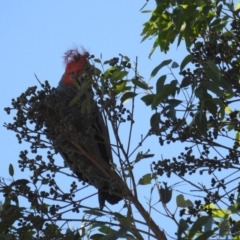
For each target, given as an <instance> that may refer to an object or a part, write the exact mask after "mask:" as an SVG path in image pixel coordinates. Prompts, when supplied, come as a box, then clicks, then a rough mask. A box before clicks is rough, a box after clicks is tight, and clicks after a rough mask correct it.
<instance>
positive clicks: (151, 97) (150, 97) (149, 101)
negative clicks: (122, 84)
mask: <svg viewBox="0 0 240 240" xmlns="http://www.w3.org/2000/svg"><path fill="white" fill-rule="evenodd" d="M155 96H156V95H155V94H148V95H145V96H143V97H141V100H142V101H143V102H144V103H145V104H146V105H147V106H149V105H151V104H152V102H153V100H154V98H155Z"/></svg>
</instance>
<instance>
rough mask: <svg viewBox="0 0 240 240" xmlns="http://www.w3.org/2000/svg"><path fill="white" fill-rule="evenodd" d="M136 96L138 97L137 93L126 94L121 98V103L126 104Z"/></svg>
mask: <svg viewBox="0 0 240 240" xmlns="http://www.w3.org/2000/svg"><path fill="white" fill-rule="evenodd" d="M135 96H137V93H135V92H125V93H124V94H123V95H122V97H121V103H122V104H125V103H126V102H127V101H129V100H130V99H132V98H134V97H135Z"/></svg>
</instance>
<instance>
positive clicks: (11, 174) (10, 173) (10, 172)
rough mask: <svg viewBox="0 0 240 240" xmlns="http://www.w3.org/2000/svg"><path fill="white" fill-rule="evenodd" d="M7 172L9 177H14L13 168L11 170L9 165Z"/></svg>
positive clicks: (11, 166)
mask: <svg viewBox="0 0 240 240" xmlns="http://www.w3.org/2000/svg"><path fill="white" fill-rule="evenodd" d="M8 172H9V175H10V176H11V177H13V175H14V168H13V165H12V164H11V163H10V164H9V167H8Z"/></svg>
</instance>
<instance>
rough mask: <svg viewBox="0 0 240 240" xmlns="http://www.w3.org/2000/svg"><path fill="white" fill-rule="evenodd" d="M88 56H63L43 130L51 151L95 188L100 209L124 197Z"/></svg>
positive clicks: (74, 51)
mask: <svg viewBox="0 0 240 240" xmlns="http://www.w3.org/2000/svg"><path fill="white" fill-rule="evenodd" d="M88 56H89V54H88V53H87V52H86V51H84V52H80V51H79V50H78V49H71V50H68V51H67V52H66V53H65V55H64V64H65V71H64V73H63V75H62V78H61V80H60V82H59V84H58V86H57V87H56V88H55V89H54V91H53V92H52V94H51V97H50V98H49V99H47V100H46V101H47V102H48V103H47V104H48V106H50V108H49V109H51V110H50V111H48V112H51V113H49V115H51V117H48V119H47V120H46V123H45V127H46V133H47V137H48V138H49V139H50V140H51V141H52V143H53V147H54V149H55V150H56V151H57V152H59V153H60V155H61V156H62V158H63V159H64V162H65V163H66V165H67V166H68V167H69V168H70V169H71V170H72V171H73V173H74V174H75V175H76V176H77V178H78V179H79V180H80V181H83V182H86V183H88V184H90V185H92V186H94V187H95V188H97V189H98V201H99V207H100V209H103V207H104V206H105V201H107V202H108V203H110V204H112V205H113V204H117V203H118V202H119V201H121V200H122V199H123V197H122V192H121V191H120V186H119V184H118V182H119V180H120V176H119V174H118V173H116V171H115V170H113V168H112V163H113V157H112V150H111V145H110V138H109V131H108V128H107V124H106V122H105V121H104V118H103V115H102V112H101V110H100V108H99V107H98V105H97V102H96V100H94V91H93V88H92V85H93V80H92V79H91V74H90V72H91V64H90V62H89V59H88ZM44 115H45V117H46V114H44Z"/></svg>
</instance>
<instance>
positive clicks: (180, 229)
mask: <svg viewBox="0 0 240 240" xmlns="http://www.w3.org/2000/svg"><path fill="white" fill-rule="evenodd" d="M187 229H188V224H187V222H186V221H185V220H184V219H180V221H179V225H178V231H177V236H178V239H182V237H181V236H182V234H183V233H185V231H186V230H187Z"/></svg>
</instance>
